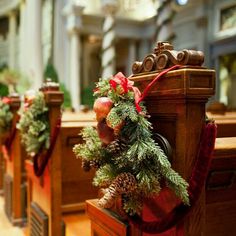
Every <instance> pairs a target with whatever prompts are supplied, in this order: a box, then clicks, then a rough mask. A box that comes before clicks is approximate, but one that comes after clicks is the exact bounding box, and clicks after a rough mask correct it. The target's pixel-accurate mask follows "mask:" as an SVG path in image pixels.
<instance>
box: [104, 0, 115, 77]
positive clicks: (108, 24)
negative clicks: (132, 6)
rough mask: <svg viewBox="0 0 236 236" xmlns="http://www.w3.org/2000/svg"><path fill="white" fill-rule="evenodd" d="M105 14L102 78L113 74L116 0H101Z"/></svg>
mask: <svg viewBox="0 0 236 236" xmlns="http://www.w3.org/2000/svg"><path fill="white" fill-rule="evenodd" d="M102 10H103V12H104V14H105V20H104V23H103V39H102V78H108V77H110V76H111V75H114V74H115V55H116V52H115V28H114V26H115V13H116V12H117V10H118V1H117V0H102Z"/></svg>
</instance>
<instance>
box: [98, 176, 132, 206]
mask: <svg viewBox="0 0 236 236" xmlns="http://www.w3.org/2000/svg"><path fill="white" fill-rule="evenodd" d="M135 189H136V179H135V177H134V176H133V175H132V174H130V173H121V174H119V175H118V176H117V177H116V178H115V179H114V181H113V183H112V184H111V185H110V186H109V187H108V188H107V189H106V190H104V192H105V194H104V196H103V197H102V198H101V199H99V201H98V204H99V206H100V207H103V208H111V207H112V205H113V204H114V202H115V199H116V197H118V196H119V195H121V194H123V193H126V194H127V193H130V192H132V191H134V190H135Z"/></svg>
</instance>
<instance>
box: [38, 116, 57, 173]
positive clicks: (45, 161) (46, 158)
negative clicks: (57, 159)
mask: <svg viewBox="0 0 236 236" xmlns="http://www.w3.org/2000/svg"><path fill="white" fill-rule="evenodd" d="M60 129H61V117H59V118H58V120H57V123H56V126H55V128H54V130H53V133H52V136H51V141H50V146H49V149H48V150H47V152H46V153H45V155H44V156H42V162H41V164H40V165H39V158H40V156H41V153H42V149H41V150H40V151H39V152H38V153H37V154H36V155H35V156H34V157H33V164H34V165H33V167H34V173H35V175H36V176H38V177H40V176H42V174H43V172H44V170H45V168H46V166H47V164H48V161H49V159H50V157H51V154H52V152H53V149H54V146H55V144H56V141H57V137H58V135H59V132H60Z"/></svg>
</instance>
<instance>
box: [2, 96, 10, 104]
mask: <svg viewBox="0 0 236 236" xmlns="http://www.w3.org/2000/svg"><path fill="white" fill-rule="evenodd" d="M2 102H3V103H4V104H10V103H11V99H10V98H9V97H3V99H2Z"/></svg>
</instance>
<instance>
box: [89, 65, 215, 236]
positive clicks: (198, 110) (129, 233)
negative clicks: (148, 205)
mask: <svg viewBox="0 0 236 236" xmlns="http://www.w3.org/2000/svg"><path fill="white" fill-rule="evenodd" d="M157 74H158V73H157V72H156V71H153V72H149V73H148V72H147V73H140V74H137V75H135V76H134V77H133V78H132V79H133V80H134V81H135V82H137V84H138V86H139V88H140V90H142V91H143V89H144V88H146V87H147V85H148V84H149V83H150V82H151V81H152V79H154V78H155V77H156V76H157ZM214 84H215V72H214V71H213V70H208V69H203V68H191V67H186V68H185V69H179V70H176V71H171V72H169V73H167V74H166V75H165V78H162V79H161V80H159V81H158V82H156V84H155V85H154V86H153V88H152V89H151V91H150V92H149V94H148V96H147V97H146V99H145V102H146V105H147V109H148V111H149V114H150V115H151V119H150V121H151V122H152V124H153V128H154V129H153V132H158V133H160V134H161V135H163V136H164V137H165V138H166V139H167V140H168V141H169V143H170V145H171V147H172V153H173V154H172V166H173V168H174V169H175V170H176V171H178V172H179V173H180V174H181V175H182V176H183V177H184V178H186V179H188V178H189V176H190V175H191V172H192V167H193V165H194V161H195V159H194V158H195V156H196V155H197V153H198V148H199V143H200V134H201V130H202V127H203V125H204V120H205V104H206V102H207V100H208V98H210V97H211V96H212V95H213V94H214V87H215V86H214ZM204 197H205V191H204V189H203V191H202V194H201V196H200V198H199V200H198V201H197V203H196V205H195V206H194V208H193V209H192V211H191V213H190V214H189V215H187V217H186V218H185V220H184V221H181V222H180V224H178V225H176V226H175V227H173V228H171V229H170V230H168V231H167V232H165V233H160V234H154V235H159V236H162V235H163V236H164V235H165V236H167V235H168V236H174V235H178V236H190V235H191V236H199V235H203V234H202V232H203V231H204V228H205V198H204ZM175 201H176V199H175V200H174V198H173V201H170V204H169V206H171V205H173V203H175ZM86 206H87V213H88V215H89V218H90V220H91V232H92V233H91V235H93V236H95V235H96V236H108V235H109V236H111V235H112V236H113V235H114V236H115V235H119V236H121V235H122V236H150V235H151V234H147V233H144V232H142V231H141V230H139V229H137V228H135V227H134V226H133V225H132V224H129V223H128V222H127V221H126V220H124V219H122V218H121V217H119V215H117V214H115V213H114V212H113V211H111V210H109V209H101V208H99V207H98V206H97V201H96V200H88V201H87V205H86ZM160 206H163V204H162V202H161V203H160ZM143 216H144V217H145V216H148V217H149V215H148V213H147V212H146V211H144V212H143ZM152 220H155V219H151V218H149V221H152Z"/></svg>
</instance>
